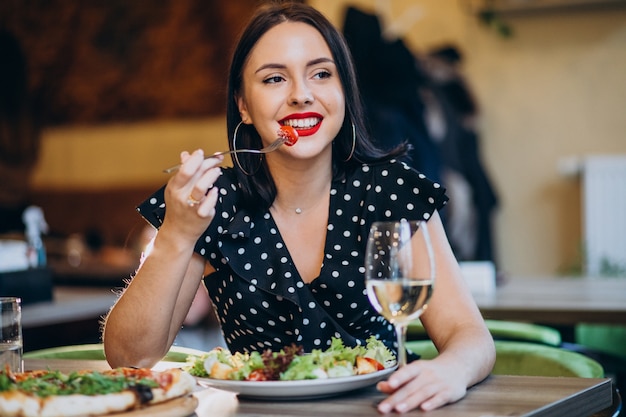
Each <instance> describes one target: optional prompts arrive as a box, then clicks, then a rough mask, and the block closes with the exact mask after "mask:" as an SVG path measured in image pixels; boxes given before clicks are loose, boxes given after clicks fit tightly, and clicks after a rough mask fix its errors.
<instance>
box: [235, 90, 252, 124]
mask: <svg viewBox="0 0 626 417" xmlns="http://www.w3.org/2000/svg"><path fill="white" fill-rule="evenodd" d="M235 101H236V102H237V107H238V108H239V116H241V121H242V122H243V123H244V124H247V125H249V124H251V123H252V120H250V114H249V113H248V107H247V106H246V101H245V100H244V99H243V97H241V96H236V97H235Z"/></svg>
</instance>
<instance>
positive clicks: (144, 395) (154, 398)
mask: <svg viewBox="0 0 626 417" xmlns="http://www.w3.org/2000/svg"><path fill="white" fill-rule="evenodd" d="M195 386H196V379H195V378H194V377H193V376H191V375H190V374H189V373H187V372H185V371H183V370H181V369H176V368H174V369H169V370H165V371H160V372H157V371H152V370H151V369H146V368H116V369H112V370H108V371H102V372H98V371H90V370H84V371H76V372H71V373H62V372H60V371H53V370H36V371H28V372H22V373H12V372H10V371H7V370H5V371H1V372H0V416H6V417H78V416H104V415H107V414H111V413H117V412H123V411H130V410H138V409H144V408H149V407H151V406H155V405H157V404H161V403H164V402H166V401H169V400H173V399H176V398H180V397H184V396H189V395H190V394H191V393H192V392H193V390H194V388H195Z"/></svg>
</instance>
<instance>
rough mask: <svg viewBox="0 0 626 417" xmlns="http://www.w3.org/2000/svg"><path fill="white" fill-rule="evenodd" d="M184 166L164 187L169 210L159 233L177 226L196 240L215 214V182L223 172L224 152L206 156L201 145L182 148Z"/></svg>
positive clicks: (176, 228)
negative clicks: (221, 154) (188, 149)
mask: <svg viewBox="0 0 626 417" xmlns="http://www.w3.org/2000/svg"><path fill="white" fill-rule="evenodd" d="M180 160H181V164H182V165H181V167H180V169H179V170H178V171H177V172H176V174H175V175H174V176H173V177H172V178H171V179H170V180H169V181H168V183H167V187H166V189H165V204H166V206H167V214H166V216H165V220H164V222H163V225H162V227H161V230H160V233H163V232H164V231H167V230H176V231H177V232H178V233H180V234H181V235H182V236H183V237H185V238H186V239H190V240H193V241H194V242H195V241H196V240H197V239H198V238H199V237H200V236H201V234H202V233H203V232H204V231H205V230H206V228H207V227H208V225H209V223H210V222H211V220H213V217H214V216H215V204H216V202H217V196H218V190H217V188H216V187H214V186H213V184H214V183H215V181H216V180H217V178H218V177H219V176H220V175H221V168H220V166H219V165H220V164H221V163H222V161H223V160H224V157H223V156H216V157H213V158H208V159H205V158H204V152H203V151H202V150H201V149H198V150H196V151H194V152H193V153H192V154H189V153H188V152H186V151H185V152H182V153H181V155H180Z"/></svg>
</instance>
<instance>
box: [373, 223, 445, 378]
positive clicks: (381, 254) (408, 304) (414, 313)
mask: <svg viewBox="0 0 626 417" xmlns="http://www.w3.org/2000/svg"><path fill="white" fill-rule="evenodd" d="M365 284H366V286H367V296H368V298H369V300H370V303H371V304H372V306H374V308H375V309H376V311H378V313H379V314H381V315H382V316H383V317H385V318H386V319H387V320H389V322H391V323H392V324H393V325H394V327H395V329H396V334H397V339H398V366H404V365H406V350H405V347H404V344H405V340H406V327H407V325H408V324H409V322H411V321H412V320H415V319H416V318H417V317H419V315H420V314H422V312H423V311H424V309H426V307H427V305H428V301H429V300H430V297H431V296H432V292H433V289H434V284H435V258H434V254H433V248H432V244H431V241H430V235H429V234H428V226H427V224H426V222H425V221H423V220H402V221H389V222H375V223H373V224H372V227H371V228H370V232H369V237H368V240H367V248H366V254H365Z"/></svg>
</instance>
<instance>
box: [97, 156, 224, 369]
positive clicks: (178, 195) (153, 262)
mask: <svg viewBox="0 0 626 417" xmlns="http://www.w3.org/2000/svg"><path fill="white" fill-rule="evenodd" d="M181 161H182V162H183V164H182V166H181V168H180V169H179V171H178V172H177V174H176V175H175V176H173V177H172V178H171V179H170V181H169V182H168V184H167V187H166V188H165V202H166V207H167V213H166V215H165V219H164V221H163V224H162V225H161V228H160V230H159V233H158V234H157V235H156V236H155V238H154V240H153V242H152V243H153V244H152V247H151V249H150V251H149V253H147V255H146V256H145V258H144V260H143V262H142V264H141V266H140V267H139V269H138V271H137V273H136V274H135V276H134V277H133V278H132V281H131V282H130V283H129V285H128V286H127V287H126V289H125V290H124V292H123V293H122V295H121V296H120V298H119V299H118V300H117V302H116V303H115V305H114V306H113V308H112V309H111V311H110V312H109V314H108V316H107V318H106V320H105V323H104V327H103V339H104V349H105V353H106V358H107V361H108V362H109V364H110V365H111V366H112V367H117V366H136V367H151V366H153V365H154V364H155V363H156V362H158V361H159V360H160V359H161V358H163V356H165V354H166V353H167V351H168V349H169V348H170V346H171V345H172V343H173V341H174V338H175V337H176V335H177V333H178V330H179V329H180V327H181V325H182V323H183V320H184V319H185V316H186V314H187V312H188V310H189V307H190V306H191V303H192V301H193V298H194V295H195V294H196V292H197V290H198V286H199V284H200V281H201V279H202V276H203V272H204V270H205V263H206V262H205V260H204V259H203V258H202V257H201V256H200V255H198V254H195V253H194V246H195V243H196V241H197V240H198V239H199V238H200V236H201V235H202V233H203V232H204V231H205V230H206V228H207V227H208V225H209V224H210V223H211V221H212V220H213V217H214V216H215V205H216V202H217V195H218V190H217V188H215V187H213V188H212V185H213V184H214V182H215V180H216V179H217V177H218V176H219V175H220V168H219V163H221V161H222V159H221V158H209V159H206V160H205V159H204V155H203V153H202V151H196V152H194V153H193V154H192V155H189V154H188V153H186V152H185V153H183V154H182V156H181ZM207 189H210V191H209V192H208V193H207V191H206V190H207ZM205 194H206V196H205V198H204V199H203V200H202V202H201V203H200V204H199V205H197V206H194V205H192V206H190V205H189V203H188V201H187V200H188V197H189V196H190V195H195V196H198V195H205Z"/></svg>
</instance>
